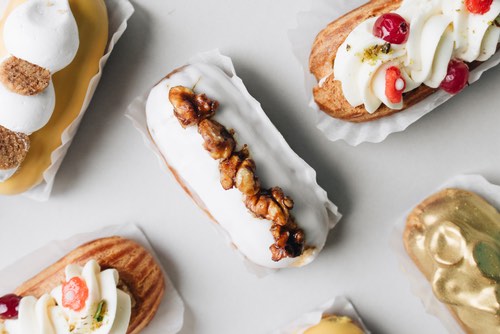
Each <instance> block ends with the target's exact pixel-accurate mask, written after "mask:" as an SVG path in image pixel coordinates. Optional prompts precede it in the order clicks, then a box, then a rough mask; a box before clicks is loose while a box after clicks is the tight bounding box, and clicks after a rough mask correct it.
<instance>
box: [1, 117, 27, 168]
mask: <svg viewBox="0 0 500 334" xmlns="http://www.w3.org/2000/svg"><path fill="white" fill-rule="evenodd" d="M29 146H30V138H29V137H28V136H27V135H25V134H23V133H17V132H12V131H10V130H8V129H6V128H4V127H2V126H0V170H7V169H12V168H16V167H19V166H20V165H21V163H22V162H23V161H24V159H25V158H26V155H27V154H28V150H29Z"/></svg>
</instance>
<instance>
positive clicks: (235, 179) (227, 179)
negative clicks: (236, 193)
mask: <svg viewBox="0 0 500 334" xmlns="http://www.w3.org/2000/svg"><path fill="white" fill-rule="evenodd" d="M219 170H220V175H221V185H222V187H223V188H224V189H225V190H229V189H231V188H233V187H236V188H238V190H240V191H241V192H242V193H243V194H244V195H248V196H253V195H256V194H257V193H258V192H259V191H260V182H259V179H258V178H257V176H256V174H255V170H256V167H255V162H254V161H253V160H252V159H250V158H249V152H248V149H247V147H246V146H245V147H243V149H242V150H241V151H239V152H234V153H233V154H232V155H231V156H230V157H229V158H228V159H225V160H223V161H221V163H220V164H219Z"/></svg>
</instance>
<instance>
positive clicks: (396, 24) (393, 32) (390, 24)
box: [373, 13, 410, 44]
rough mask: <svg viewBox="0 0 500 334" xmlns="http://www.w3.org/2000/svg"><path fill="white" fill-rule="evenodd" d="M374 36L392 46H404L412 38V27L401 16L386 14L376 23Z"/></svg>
mask: <svg viewBox="0 0 500 334" xmlns="http://www.w3.org/2000/svg"><path fill="white" fill-rule="evenodd" d="M373 35H375V37H378V38H382V39H383V40H384V41H386V42H389V43H392V44H404V43H406V42H407V41H408V37H409V36H410V25H409V24H408V22H406V20H405V19H404V18H403V17H402V16H401V15H398V14H396V13H388V14H384V15H382V16H380V17H379V18H378V19H377V21H376V22H375V25H374V26H373Z"/></svg>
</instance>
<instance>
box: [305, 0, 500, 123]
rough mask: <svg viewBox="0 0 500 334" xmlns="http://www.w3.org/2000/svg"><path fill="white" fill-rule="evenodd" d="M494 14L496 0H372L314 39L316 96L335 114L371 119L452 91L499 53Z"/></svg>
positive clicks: (499, 28)
mask: <svg viewBox="0 0 500 334" xmlns="http://www.w3.org/2000/svg"><path fill="white" fill-rule="evenodd" d="M499 14H500V0H486V1H484V0H450V1H441V0H395V1H392V0H371V1H369V2H368V3H367V4H366V5H364V6H362V7H359V8H357V9H355V10H353V11H352V12H350V13H348V14H346V15H344V16H343V17H341V18H339V19H337V20H335V21H333V22H332V23H330V24H329V25H328V26H327V27H326V28H325V29H324V30H323V31H321V32H320V33H319V34H318V36H317V37H316V39H315V41H314V44H313V46H312V51H311V54H310V59H309V69H310V72H311V73H312V74H313V75H314V76H315V78H316V80H317V81H318V84H317V85H316V86H315V87H314V89H313V95H314V100H315V102H316V104H317V105H318V107H319V108H320V109H321V110H322V111H324V112H325V113H327V114H328V115H330V116H332V117H334V118H337V119H341V120H345V121H349V122H368V121H372V120H376V119H380V118H382V117H385V116H389V115H392V114H394V113H397V112H400V111H403V110H405V109H408V108H410V107H411V106H414V105H416V104H418V103H419V102H422V101H424V100H425V99H426V98H427V97H429V96H430V95H432V94H434V93H435V92H436V91H437V90H439V89H442V90H444V91H445V92H447V93H449V94H457V93H458V92H460V91H461V90H462V89H464V88H465V87H466V86H467V84H468V78H469V71H471V70H472V69H474V68H475V67H477V66H478V65H479V64H480V63H481V62H484V61H487V60H488V59H490V58H491V57H492V56H493V55H494V54H495V53H496V52H497V50H498V43H499V38H500V19H499Z"/></svg>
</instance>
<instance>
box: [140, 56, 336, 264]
mask: <svg viewBox="0 0 500 334" xmlns="http://www.w3.org/2000/svg"><path fill="white" fill-rule="evenodd" d="M145 116H146V118H147V127H148V130H149V134H150V136H151V139H152V141H153V142H154V144H155V146H156V147H157V148H158V150H159V152H160V153H161V156H162V158H163V160H164V162H165V163H166V164H167V166H168V167H169V169H170V171H171V172H172V174H173V175H174V176H175V178H176V179H177V181H178V182H179V183H180V184H181V185H182V187H183V188H184V190H185V191H186V192H187V193H188V194H189V195H190V196H191V197H192V198H193V199H194V200H195V202H196V203H197V204H198V206H199V207H200V208H201V209H203V210H204V211H205V212H206V213H207V215H208V216H209V217H210V218H211V219H212V220H213V221H214V222H216V223H217V224H218V225H220V227H222V229H223V230H224V231H225V233H227V235H228V237H229V240H230V242H231V244H233V245H234V246H235V247H236V248H237V249H238V250H239V251H240V252H241V253H242V254H243V255H244V256H245V257H246V259H248V260H249V261H250V262H252V263H254V264H257V265H258V266H262V267H266V268H285V267H292V266H295V267H298V266H303V265H305V264H307V263H309V262H311V261H312V260H313V259H314V258H315V257H316V256H317V255H318V253H319V252H320V251H321V249H322V248H323V246H324V244H325V241H326V237H327V234H328V232H329V230H330V228H331V227H332V226H333V224H334V223H335V222H336V220H337V216H336V215H337V210H336V207H335V206H334V205H333V204H332V203H331V202H330V201H329V200H328V197H327V195H326V192H325V191H324V190H323V189H322V188H321V187H319V186H318V184H317V182H316V174H315V172H314V170H313V169H312V168H311V167H310V166H308V165H307V164H306V163H305V162H304V161H303V160H302V159H301V158H300V157H298V156H297V155H296V154H295V153H294V152H293V151H292V149H291V148H290V146H289V145H288V144H287V143H286V141H285V140H284V138H283V136H282V135H281V134H280V133H279V132H278V130H277V129H276V128H275V127H274V126H273V125H272V123H271V122H270V120H269V119H268V118H267V116H266V115H265V113H264V112H263V110H262V108H261V107H260V104H259V103H258V102H257V101H255V99H253V98H252V97H251V96H250V94H249V93H248V92H247V91H246V89H245V88H244V86H243V84H242V83H241V80H240V79H239V78H237V77H236V76H235V75H234V73H226V72H225V71H224V70H223V69H222V68H220V67H218V66H216V65H214V64H211V63H204V62H195V63H192V64H189V65H186V66H184V67H182V68H179V69H177V70H175V71H174V72H172V73H171V74H169V75H168V76H167V77H166V78H165V79H164V80H162V81H161V82H160V83H159V84H158V85H157V86H156V87H154V88H153V90H152V91H151V92H150V94H149V97H148V99H147V103H146V111H145Z"/></svg>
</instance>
